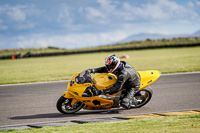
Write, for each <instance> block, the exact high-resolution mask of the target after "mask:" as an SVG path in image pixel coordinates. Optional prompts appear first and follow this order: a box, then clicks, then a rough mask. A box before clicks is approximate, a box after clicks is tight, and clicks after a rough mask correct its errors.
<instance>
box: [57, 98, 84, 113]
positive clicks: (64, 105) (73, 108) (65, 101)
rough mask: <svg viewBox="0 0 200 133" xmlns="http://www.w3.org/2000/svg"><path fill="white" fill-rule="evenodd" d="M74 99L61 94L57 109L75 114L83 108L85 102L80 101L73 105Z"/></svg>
mask: <svg viewBox="0 0 200 133" xmlns="http://www.w3.org/2000/svg"><path fill="white" fill-rule="evenodd" d="M72 100H73V99H69V98H65V97H63V96H61V97H60V98H59V99H58V101H57V105H56V106H57V109H58V111H59V112H61V113H63V114H73V113H75V112H77V111H79V110H80V109H82V108H83V106H84V104H83V103H82V102H80V101H77V102H76V103H74V105H71V103H72Z"/></svg>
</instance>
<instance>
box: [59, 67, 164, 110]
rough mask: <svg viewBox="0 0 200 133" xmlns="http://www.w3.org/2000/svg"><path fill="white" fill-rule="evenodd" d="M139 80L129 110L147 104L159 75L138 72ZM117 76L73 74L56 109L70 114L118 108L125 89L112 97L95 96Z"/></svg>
mask: <svg viewBox="0 0 200 133" xmlns="http://www.w3.org/2000/svg"><path fill="white" fill-rule="evenodd" d="M138 74H139V76H140V78H141V84H140V89H138V91H137V93H136V94H135V95H134V97H133V98H132V100H131V108H139V107H142V106H144V105H145V104H147V103H148V102H149V101H150V99H151V97H152V94H153V91H152V89H151V87H150V84H152V83H153V82H155V81H156V80H157V79H158V78H159V77H160V75H161V73H160V72H159V71H157V70H152V71H138ZM116 81H117V76H116V75H114V74H112V73H101V74H99V75H97V76H95V77H94V78H92V77H91V75H90V74H89V72H88V71H87V70H85V71H83V72H78V73H76V74H74V75H73V76H72V77H71V79H70V81H69V82H68V85H67V91H66V92H64V93H63V95H62V96H61V97H60V98H59V99H58V101H57V109H58V111H59V112H61V113H63V114H72V113H75V112H77V111H79V110H81V109H82V108H83V109H89V110H99V109H110V108H119V107H120V102H121V99H122V98H123V96H124V94H125V91H126V89H125V88H123V89H122V90H121V91H119V92H117V93H115V94H113V95H107V94H106V95H97V94H96V92H97V90H101V89H107V88H110V87H112V86H113V85H114V84H115V82H116Z"/></svg>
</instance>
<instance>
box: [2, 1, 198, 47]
mask: <svg viewBox="0 0 200 133" xmlns="http://www.w3.org/2000/svg"><path fill="white" fill-rule="evenodd" d="M198 30H200V0H0V49H14V48H45V47H48V46H54V47H59V48H66V49H75V48H83V47H95V46H100V45H108V44H112V43H115V42H118V41H121V40H123V39H125V38H127V37H128V36H131V35H133V34H139V33H161V34H191V33H194V32H196V31H198Z"/></svg>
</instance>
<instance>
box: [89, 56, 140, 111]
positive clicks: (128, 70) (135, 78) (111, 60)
mask: <svg viewBox="0 0 200 133" xmlns="http://www.w3.org/2000/svg"><path fill="white" fill-rule="evenodd" d="M88 71H89V72H90V73H108V72H109V73H113V74H115V75H117V81H116V83H115V84H114V85H113V87H110V88H108V89H102V90H99V91H98V92H97V93H98V95H100V94H110V95H111V94H114V93H117V92H119V91H120V90H122V88H123V89H126V94H125V96H124V97H123V99H122V102H121V106H122V107H124V108H127V109H129V108H130V105H131V104H130V103H131V99H132V98H133V96H134V95H135V94H136V92H137V90H138V89H139V88H140V76H139V75H138V73H137V71H136V70H135V69H134V68H133V67H132V66H131V65H130V64H128V63H127V62H125V61H120V59H119V57H118V56H116V55H115V54H110V55H108V56H107V57H106V58H105V66H103V67H99V68H93V69H88Z"/></svg>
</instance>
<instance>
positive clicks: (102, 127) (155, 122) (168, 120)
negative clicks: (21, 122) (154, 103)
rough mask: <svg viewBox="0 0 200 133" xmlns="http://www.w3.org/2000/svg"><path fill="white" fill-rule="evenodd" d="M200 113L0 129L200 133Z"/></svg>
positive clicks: (69, 132) (44, 132)
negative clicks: (34, 127) (59, 125)
mask: <svg viewBox="0 0 200 133" xmlns="http://www.w3.org/2000/svg"><path fill="white" fill-rule="evenodd" d="M199 129H200V114H191V115H182V116H166V117H160V118H145V119H131V120H126V121H113V122H98V123H87V124H81V125H70V126H61V127H44V128H41V129H24V130H10V131H2V132H6V133H13V132H15V133H27V132H28V133H63V132H66V133H132V132H140V133H161V132H165V133H174V132H176V133H189V132H191V133H200V130H199Z"/></svg>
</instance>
